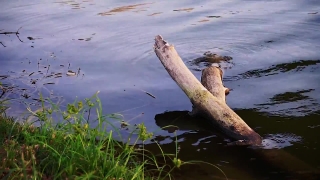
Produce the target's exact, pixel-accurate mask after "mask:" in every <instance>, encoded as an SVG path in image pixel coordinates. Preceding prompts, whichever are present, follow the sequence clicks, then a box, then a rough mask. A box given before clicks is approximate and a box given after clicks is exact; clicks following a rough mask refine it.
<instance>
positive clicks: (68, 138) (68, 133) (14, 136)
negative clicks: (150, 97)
mask: <svg viewBox="0 0 320 180" xmlns="http://www.w3.org/2000/svg"><path fill="white" fill-rule="evenodd" d="M0 106H1V109H2V112H1V115H0V129H1V134H0V141H1V145H0V157H1V159H2V161H1V162H0V179H2V178H5V179H110V180H113V179H114V180H115V179H117V180H121V179H159V178H165V177H169V176H170V175H169V173H165V172H164V171H162V170H163V169H164V168H163V167H160V166H159V165H158V164H157V162H156V161H155V157H154V156H152V155H151V154H150V153H148V152H146V151H145V150H144V149H141V148H139V147H137V146H136V144H137V142H138V140H141V141H145V140H147V139H149V138H151V137H152V134H151V133H148V132H147V131H146V128H145V126H144V125H143V124H139V125H137V126H136V128H135V130H133V132H132V134H133V133H136V134H137V135H138V138H137V140H136V143H134V144H133V145H129V144H128V143H123V142H118V141H116V140H114V139H113V135H114V133H119V132H116V131H115V132H114V131H112V130H109V131H108V130H107V127H108V126H111V124H109V123H108V118H110V116H104V115H102V107H101V103H100V100H99V98H98V97H97V96H96V95H95V96H93V97H92V98H90V99H85V100H84V101H76V102H74V103H72V104H68V106H67V108H66V110H65V111H62V110H61V109H60V108H59V107H58V106H57V105H56V104H51V107H50V108H46V107H45V106H44V103H43V106H42V108H40V109H39V110H37V111H35V112H33V111H31V109H30V108H29V111H30V112H31V113H32V114H33V116H34V117H36V119H37V120H36V121H33V122H28V121H30V118H28V121H26V122H24V123H16V122H15V121H14V119H13V118H10V117H6V115H5V114H4V110H5V106H4V105H3V104H1V105H0ZM93 111H94V112H95V117H96V118H95V120H93V121H96V123H97V125H96V126H95V127H90V126H89V122H88V118H89V117H90V116H93V114H94V113H92V112H93ZM90 113H91V115H90ZM57 114H60V115H61V119H63V121H61V122H59V123H54V121H53V117H56V116H57ZM54 115H55V116H54ZM85 117H88V118H85ZM111 118H114V117H111ZM31 119H32V118H31ZM35 123H39V124H40V126H35V125H34V124H35ZM147 165H152V167H153V170H152V169H148V170H147V169H146V168H145V167H146V166H147ZM154 169H156V170H157V172H158V173H153V172H155V171H154Z"/></svg>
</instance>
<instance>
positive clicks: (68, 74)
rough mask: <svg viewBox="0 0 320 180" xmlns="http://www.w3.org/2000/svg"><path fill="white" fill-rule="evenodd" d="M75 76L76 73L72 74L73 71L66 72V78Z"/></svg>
mask: <svg viewBox="0 0 320 180" xmlns="http://www.w3.org/2000/svg"><path fill="white" fill-rule="evenodd" d="M75 75H77V73H76V72H73V71H71V70H68V72H67V76H75Z"/></svg>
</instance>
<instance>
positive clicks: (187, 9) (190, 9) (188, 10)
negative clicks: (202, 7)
mask: <svg viewBox="0 0 320 180" xmlns="http://www.w3.org/2000/svg"><path fill="white" fill-rule="evenodd" d="M193 9H194V8H184V9H174V10H173V11H186V12H190V11H192V10H193Z"/></svg>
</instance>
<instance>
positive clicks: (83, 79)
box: [0, 0, 320, 179]
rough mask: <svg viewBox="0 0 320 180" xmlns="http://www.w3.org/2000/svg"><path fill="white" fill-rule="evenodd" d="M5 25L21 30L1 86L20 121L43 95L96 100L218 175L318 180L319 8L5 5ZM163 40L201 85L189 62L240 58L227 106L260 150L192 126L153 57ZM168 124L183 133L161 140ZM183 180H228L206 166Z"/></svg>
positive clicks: (9, 40) (296, 1) (231, 72)
mask: <svg viewBox="0 0 320 180" xmlns="http://www.w3.org/2000/svg"><path fill="white" fill-rule="evenodd" d="M0 22H1V25H0V30H1V31H0V33H1V32H8V31H11V32H15V31H17V30H18V29H19V28H20V27H22V28H21V29H20V30H19V38H18V37H17V36H16V35H15V34H9V35H5V34H0V42H1V43H2V44H0V75H1V76H0V79H2V80H1V81H2V83H9V84H11V85H12V84H14V85H16V86H17V87H18V88H17V89H18V90H16V91H14V92H13V93H11V94H10V96H9V97H10V98H13V99H14V100H12V108H11V109H10V110H9V112H10V113H11V114H15V115H16V114H20V113H23V112H25V106H24V105H23V104H19V102H33V100H32V98H37V97H38V95H37V94H38V93H39V92H41V93H42V94H44V95H46V96H51V97H52V98H53V99H54V100H56V101H62V99H61V98H59V97H63V101H64V102H68V101H71V100H74V99H75V98H76V97H78V98H80V99H83V98H86V97H90V96H91V95H93V94H94V93H95V92H96V91H98V90H99V91H100V94H99V97H100V98H101V101H102V102H103V106H104V113H114V112H118V113H121V114H123V116H124V120H125V121H128V122H129V123H131V124H134V123H141V122H144V123H145V124H146V126H147V128H148V130H149V131H152V132H154V133H155V135H157V136H159V137H158V138H159V139H161V141H160V143H162V144H163V148H164V149H165V150H166V151H168V152H170V151H172V150H174V147H175V145H174V141H175V136H176V135H178V137H177V138H178V140H179V147H180V152H179V155H180V156H181V159H183V160H194V159H197V160H202V161H207V162H210V163H212V164H215V165H217V166H218V167H220V168H221V169H222V170H223V171H224V172H225V173H226V174H227V176H228V177H229V178H230V179H294V178H297V179H299V178H301V177H302V176H303V177H304V178H305V176H306V177H308V178H311V177H312V178H317V177H316V175H315V174H314V173H312V171H315V170H318V171H319V169H320V155H319V153H320V151H319V148H320V146H319V140H318V137H319V135H318V134H319V130H320V104H319V103H320V97H319V93H320V51H319V49H320V1H316V0H308V1H301V0H230V1H229V0H228V1H201V2H198V1H191V0H189V1H179V2H178V1H176V2H165V1H162V2H148V1H121V2H120V1H103V0H98V1H97V0H87V1H51V2H49V1H2V2H1V5H0ZM157 34H161V35H162V36H163V37H164V38H165V39H167V40H168V41H169V42H170V43H172V44H174V45H175V48H176V49H177V51H178V52H179V54H180V56H181V57H182V59H183V60H184V61H185V63H186V64H187V65H188V67H189V68H190V69H192V72H193V73H194V74H195V76H196V77H198V78H200V74H201V71H199V70H201V68H203V67H204V65H203V64H199V65H194V64H193V63H192V60H194V59H196V58H198V57H200V56H201V55H202V54H203V53H204V52H206V51H211V52H214V53H217V54H220V55H225V56H231V57H232V58H233V60H232V65H230V64H224V65H223V67H225V69H224V82H225V85H226V86H227V87H229V88H231V89H232V91H231V93H230V94H229V95H228V97H227V103H228V104H229V106H230V107H231V108H232V109H234V110H235V111H236V112H237V113H238V114H239V115H240V116H241V117H242V118H243V119H244V120H245V121H246V122H247V123H248V124H249V125H250V126H251V127H252V128H254V129H255V130H256V131H257V132H258V133H259V134H260V135H261V136H263V138H264V139H265V140H264V146H265V147H264V148H263V149H258V150H253V149H248V148H242V147H225V146H224V145H225V144H226V142H227V141H228V139H226V138H225V137H223V136H221V135H220V134H218V133H217V132H212V131H211V130H210V129H207V128H206V127H207V126H206V125H205V124H199V123H195V122H194V121H192V120H191V121H188V120H187V119H188V117H187V116H186V113H187V112H186V111H188V110H191V104H190V102H189V100H188V99H187V97H186V96H185V95H184V94H183V92H182V91H181V90H180V89H179V87H178V86H177V85H176V84H175V83H174V82H173V80H172V79H171V78H170V77H169V75H168V74H167V72H166V71H165V69H164V68H163V66H162V65H161V63H160V62H159V60H158V59H157V57H156V56H155V54H154V52H153V49H152V47H153V43H154V36H155V35H157ZM20 40H21V41H22V42H21V41H20ZM4 46H6V47H4ZM79 68H80V69H79ZM68 70H72V71H75V72H77V73H78V71H79V74H78V76H66V72H67V71H68ZM33 72H34V73H33ZM41 73H43V74H41ZM60 73H62V74H60ZM53 83H54V84H53ZM144 91H147V92H149V93H151V94H153V95H154V96H155V97H156V99H154V98H152V97H150V96H148V95H147V94H146V93H145V92H144ZM22 95H25V96H24V97H22ZM29 96H30V97H29ZM26 97H27V98H28V99H26ZM165 112H168V113H165ZM142 113H143V114H142ZM173 120H175V121H174V122H173ZM169 124H175V125H178V126H179V131H177V132H176V133H172V131H170V130H161V129H160V127H164V126H166V125H169ZM149 148H151V149H154V151H156V150H155V149H157V148H154V147H153V145H150V147H149ZM274 157H279V158H278V159H277V158H274ZM273 159H274V160H273ZM280 162H281V163H280ZM179 173H180V174H179ZM297 174H298V175H297ZM177 177H181V179H188V178H189V179H214V178H216V179H218V178H219V177H221V178H222V177H223V175H222V174H221V173H220V172H219V171H217V170H216V169H215V168H212V167H209V166H206V165H203V166H202V165H201V166H200V165H199V166H197V167H190V169H182V170H181V172H178V174H177Z"/></svg>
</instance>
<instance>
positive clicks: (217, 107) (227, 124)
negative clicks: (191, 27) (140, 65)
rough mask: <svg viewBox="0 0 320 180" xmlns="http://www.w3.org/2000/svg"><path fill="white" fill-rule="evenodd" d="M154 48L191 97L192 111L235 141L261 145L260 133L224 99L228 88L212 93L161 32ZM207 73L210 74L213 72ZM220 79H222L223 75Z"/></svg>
mask: <svg viewBox="0 0 320 180" xmlns="http://www.w3.org/2000/svg"><path fill="white" fill-rule="evenodd" d="M154 51H155V53H156V55H157V56H158V58H159V60H160V61H161V63H162V65H163V66H164V68H165V69H166V70H167V72H168V73H169V75H170V76H171V78H172V79H173V80H174V81H175V82H176V83H177V85H178V86H179V87H180V88H181V89H182V90H183V91H184V93H185V94H186V95H187V96H188V98H189V99H190V101H191V103H192V105H193V107H194V111H193V114H200V115H201V116H203V117H205V118H206V119H208V120H209V121H210V122H211V123H212V124H213V125H215V126H216V125H217V126H218V127H219V129H221V130H222V131H223V132H224V133H225V134H226V135H227V136H229V137H230V138H232V139H234V140H236V142H235V144H242V143H245V144H251V145H259V144H261V141H262V139H261V137H260V135H259V134H257V133H256V132H255V131H254V130H252V129H251V128H250V127H249V126H248V125H247V124H246V123H245V122H244V121H243V120H242V119H241V118H240V117H239V116H238V115H237V114H236V113H235V112H234V111H233V110H232V109H231V108H230V107H229V106H228V105H227V104H226V103H225V100H222V98H221V92H223V93H225V90H223V91H221V90H220V91H221V92H220V91H219V92H217V91H218V90H217V91H213V92H214V93H218V94H215V95H218V97H219V98H218V97H216V96H214V95H213V94H214V93H213V94H212V93H210V92H209V91H208V90H207V89H206V88H205V87H204V86H203V85H202V84H201V83H200V82H199V80H198V79H197V78H196V77H195V76H194V75H193V74H192V73H191V72H190V70H189V69H188V68H187V67H186V65H185V64H184V62H183V61H182V59H181V58H180V56H179V55H178V53H177V51H176V50H175V48H174V46H172V45H170V44H169V43H167V42H166V41H165V40H164V39H163V38H162V37H161V36H160V35H158V36H156V37H155V44H154ZM208 72H209V74H210V73H211V72H212V71H211V70H210V71H208ZM210 77H213V76H208V81H209V80H210ZM213 78H216V77H213ZM219 78H220V81H221V76H220V77H219ZM213 84H214V83H213ZM221 84H222V82H221ZM208 85H210V83H208ZM211 85H212V84H211ZM208 88H209V86H208Z"/></svg>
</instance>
